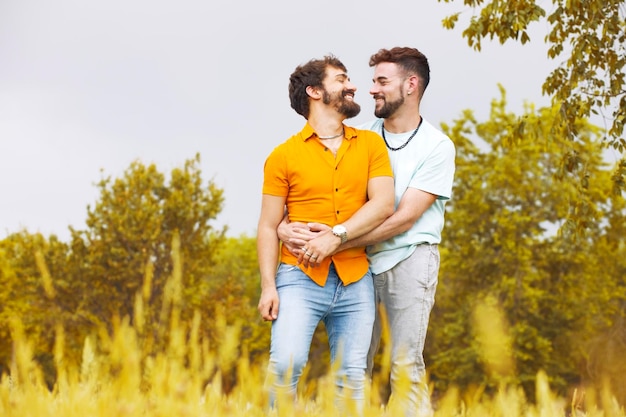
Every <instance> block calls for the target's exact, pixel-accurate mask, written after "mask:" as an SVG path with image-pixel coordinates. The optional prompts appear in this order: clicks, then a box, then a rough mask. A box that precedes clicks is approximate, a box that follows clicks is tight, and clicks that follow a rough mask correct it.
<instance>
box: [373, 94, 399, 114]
mask: <svg viewBox="0 0 626 417" xmlns="http://www.w3.org/2000/svg"><path fill="white" fill-rule="evenodd" d="M379 98H380V99H383V105H382V106H381V107H379V108H376V109H375V110H374V115H375V116H376V117H380V118H382V119H386V118H388V117H390V116H391V115H392V114H394V113H395V112H396V110H398V109H399V108H400V106H402V105H403V104H404V95H403V94H402V91H400V98H399V99H397V100H396V101H387V100H386V99H385V97H384V96H383V95H380V94H377V95H375V96H374V99H379Z"/></svg>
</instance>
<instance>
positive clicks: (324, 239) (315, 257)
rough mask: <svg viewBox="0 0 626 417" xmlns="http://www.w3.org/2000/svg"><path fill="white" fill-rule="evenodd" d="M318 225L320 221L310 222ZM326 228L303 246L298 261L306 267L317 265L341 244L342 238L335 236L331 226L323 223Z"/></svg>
mask: <svg viewBox="0 0 626 417" xmlns="http://www.w3.org/2000/svg"><path fill="white" fill-rule="evenodd" d="M309 224H310V225H314V227H317V226H318V225H319V224H318V223H315V224H314V223H309ZM321 226H323V228H324V229H325V230H324V231H319V232H318V235H317V237H315V238H314V239H311V240H309V242H308V243H307V244H306V245H304V246H303V247H302V253H301V254H300V255H299V256H298V263H299V264H300V263H301V264H302V265H304V267H305V268H308V267H313V268H314V267H316V266H318V265H320V264H321V263H322V261H323V260H324V259H325V258H326V257H328V256H330V255H332V254H333V253H335V251H336V250H337V248H338V247H339V246H340V245H341V239H340V238H339V237H337V236H335V235H334V234H333V232H332V230H331V228H330V227H328V226H326V225H321Z"/></svg>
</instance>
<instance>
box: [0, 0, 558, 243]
mask: <svg viewBox="0 0 626 417" xmlns="http://www.w3.org/2000/svg"><path fill="white" fill-rule="evenodd" d="M458 3H459V4H458V5H455V4H453V5H449V4H443V3H438V2H437V0H386V1H385V2H380V1H371V0H359V1H357V0H350V1H344V0H318V1H315V2H301V1H297V0H291V1H290V0H269V1H264V2H260V1H253V0H244V1H232V2H226V1H220V0H203V1H201V0H176V1H173V0H170V1H166V0H150V1H148V0H123V1H122V0H74V1H72V0H0V238H3V237H5V236H6V235H7V234H9V233H13V232H17V231H19V230H20V229H22V228H26V229H28V231H30V232H31V233H34V232H41V233H44V234H46V235H48V234H52V233H54V234H56V235H58V236H59V237H60V238H61V239H63V240H67V239H68V237H69V232H68V226H70V225H72V226H73V227H74V228H77V229H84V227H85V223H84V222H85V218H86V213H87V206H88V205H90V204H91V205H93V203H94V202H96V201H97V199H98V191H97V189H96V187H95V186H94V183H95V182H97V181H98V180H99V179H100V178H102V176H112V177H119V176H121V174H122V173H123V171H124V170H125V169H126V168H128V166H129V164H130V163H131V162H132V161H134V160H140V161H142V162H143V163H145V164H149V163H153V162H154V163H156V164H157V166H158V168H159V170H160V171H161V172H164V173H166V174H168V175H169V172H170V171H171V169H172V168H174V167H180V166H182V165H183V163H184V161H185V160H187V159H190V158H192V157H193V156H194V155H195V154H196V153H200V155H201V160H202V164H201V168H202V173H203V177H204V179H205V181H207V182H208V181H209V180H213V181H214V182H215V183H216V184H217V186H218V187H220V188H223V189H224V190H225V198H226V202H225V207H224V210H223V211H222V213H221V214H220V215H219V217H218V219H217V221H216V222H215V226H217V227H220V226H222V225H224V224H225V225H228V228H229V234H230V235H231V236H238V235H239V234H242V233H246V234H248V235H255V234H256V224H257V220H258V215H259V208H260V197H261V183H262V168H263V162H264V160H265V157H266V156H267V155H268V154H269V152H270V151H271V150H272V149H273V148H274V147H275V146H276V145H277V144H279V143H280V142H282V141H284V140H286V139H287V138H288V137H289V136H291V135H292V134H293V133H295V132H297V131H298V130H300V129H301V128H302V126H303V125H304V123H305V121H304V119H303V118H301V117H300V116H298V115H297V114H296V113H295V112H294V111H293V110H292V109H291V108H290V106H289V100H288V96H287V83H288V77H289V74H290V73H291V72H292V71H293V69H294V68H295V67H296V66H297V65H298V64H301V63H304V62H306V61H308V60H309V59H310V58H313V57H315V58H318V57H321V56H323V55H325V54H328V53H333V54H334V55H336V56H338V57H339V58H340V59H341V60H342V61H343V62H344V64H346V66H347V67H348V72H349V75H350V77H351V79H352V81H353V82H354V84H355V85H356V86H357V87H358V91H357V95H356V101H357V102H359V103H360V104H361V107H362V111H361V114H360V115H359V116H358V117H357V118H355V119H352V120H350V121H349V122H348V123H354V124H357V123H361V122H364V121H365V120H368V119H369V118H371V117H373V100H372V98H371V97H370V95H369V93H368V91H369V88H370V84H371V77H372V73H373V70H372V69H371V68H370V67H369V66H368V60H369V57H370V56H371V55H372V54H373V53H374V52H376V51H377V50H378V49H380V48H383V47H384V48H390V47H393V46H413V47H417V48H418V49H420V50H421V51H422V52H423V53H424V54H425V55H426V56H427V57H428V59H429V62H430V65H431V83H430V85H429V87H428V89H427V90H426V94H425V97H424V100H423V102H422V109H421V110H422V114H423V115H424V117H425V118H427V119H428V120H429V121H430V122H431V123H433V124H435V125H439V124H440V123H441V122H451V121H452V120H454V119H455V118H457V117H458V116H459V115H460V114H461V111H462V110H463V109H473V110H474V111H475V113H476V115H477V116H478V117H482V118H486V117H487V116H488V110H489V105H490V102H491V100H492V99H493V98H495V97H498V88H497V83H501V84H503V85H504V87H505V88H506V89H507V94H508V101H509V106H510V108H511V109H512V110H514V111H519V110H521V108H522V106H523V103H524V102H525V101H528V102H533V103H536V104H538V105H545V104H546V103H547V100H546V98H544V97H542V96H541V84H542V82H543V80H544V79H545V77H546V76H547V74H548V72H549V71H550V70H551V69H552V68H553V67H555V66H556V64H557V63H556V62H554V61H549V60H547V58H546V47H545V45H544V43H543V35H544V33H545V27H541V25H542V24H543V23H542V24H538V25H536V27H535V29H534V30H533V32H531V39H532V42H531V45H530V46H524V47H522V46H520V45H517V44H506V45H504V46H501V45H500V44H498V43H497V42H495V43H492V44H489V43H488V44H486V45H484V47H483V51H482V52H475V51H473V50H472V49H470V48H469V47H468V46H467V42H466V41H465V40H464V39H463V38H462V37H461V34H460V33H461V30H460V28H458V29H456V30H454V31H448V30H445V29H443V28H442V26H441V19H442V18H443V17H444V16H445V15H447V14H449V13H452V12H456V11H464V13H463V15H462V17H461V19H462V20H466V19H469V18H470V17H471V14H472V10H471V9H465V8H464V6H462V4H461V3H462V2H458Z"/></svg>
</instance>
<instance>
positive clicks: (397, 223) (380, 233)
mask: <svg viewBox="0 0 626 417" xmlns="http://www.w3.org/2000/svg"><path fill="white" fill-rule="evenodd" d="M436 199H437V196H436V195H434V194H431V193H427V192H426V191H422V190H418V189H416V188H408V189H407V190H406V191H405V192H404V194H403V195H402V199H401V200H400V204H398V208H397V209H396V211H395V212H394V213H393V214H392V215H391V216H390V217H388V218H387V219H386V220H385V221H384V222H383V223H382V224H381V225H380V226H378V227H376V228H375V229H373V230H371V231H370V232H369V233H367V234H364V235H362V236H360V237H358V238H356V239H354V240H348V241H347V242H346V243H344V244H343V245H341V247H340V248H339V249H348V248H352V247H356V246H368V245H373V244H375V243H379V242H382V241H384V240H387V239H389V238H392V237H394V236H396V235H399V234H400V233H404V232H406V231H407V230H409V229H410V228H411V227H412V226H413V224H415V222H416V221H417V220H418V219H419V218H420V217H422V214H424V212H425V211H426V210H427V209H428V208H429V207H430V206H431V205H432V204H433V203H434V202H435V200H436Z"/></svg>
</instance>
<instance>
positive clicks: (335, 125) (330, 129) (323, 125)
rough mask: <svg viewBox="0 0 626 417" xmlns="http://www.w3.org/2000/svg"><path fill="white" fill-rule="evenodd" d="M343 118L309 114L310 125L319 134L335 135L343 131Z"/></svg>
mask: <svg viewBox="0 0 626 417" xmlns="http://www.w3.org/2000/svg"><path fill="white" fill-rule="evenodd" d="M343 120H344V119H343V118H339V117H334V118H331V117H316V116H313V115H311V116H309V120H308V122H309V125H311V127H312V128H313V130H315V133H317V134H318V136H325V137H328V136H335V135H337V134H340V133H341V132H342V131H343Z"/></svg>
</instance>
